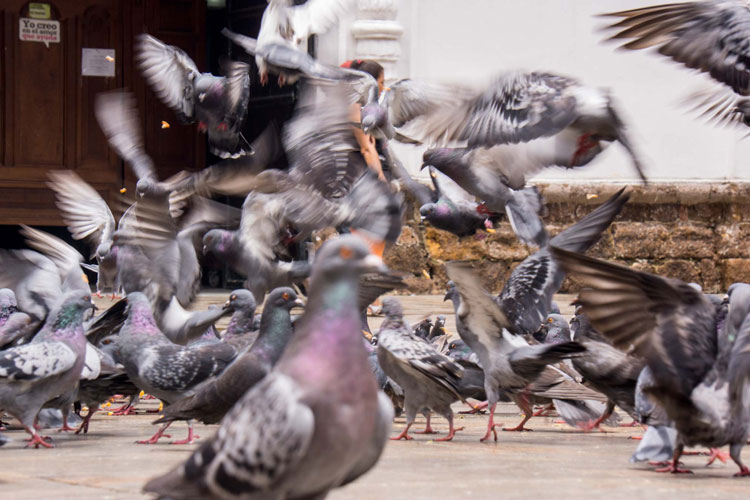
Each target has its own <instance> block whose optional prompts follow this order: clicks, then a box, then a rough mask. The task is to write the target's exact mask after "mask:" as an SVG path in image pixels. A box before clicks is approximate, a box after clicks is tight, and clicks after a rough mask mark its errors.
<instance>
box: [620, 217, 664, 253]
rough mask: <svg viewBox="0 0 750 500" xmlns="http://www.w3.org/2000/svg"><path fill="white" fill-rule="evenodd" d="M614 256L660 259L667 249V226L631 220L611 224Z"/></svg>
mask: <svg viewBox="0 0 750 500" xmlns="http://www.w3.org/2000/svg"><path fill="white" fill-rule="evenodd" d="M613 231H614V235H613V240H614V246H615V252H614V253H615V257H617V258H620V259H660V258H664V257H667V255H668V253H669V251H668V249H667V244H668V243H669V228H668V227H666V226H665V225H662V224H656V223H646V222H632V223H628V224H622V223H620V224H615V225H613Z"/></svg>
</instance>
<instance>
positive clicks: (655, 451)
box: [630, 366, 677, 463]
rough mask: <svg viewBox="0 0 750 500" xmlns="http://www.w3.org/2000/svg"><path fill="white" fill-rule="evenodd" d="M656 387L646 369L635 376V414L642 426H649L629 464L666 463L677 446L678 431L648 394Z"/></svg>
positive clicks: (646, 367) (649, 371)
mask: <svg viewBox="0 0 750 500" xmlns="http://www.w3.org/2000/svg"><path fill="white" fill-rule="evenodd" d="M653 387H656V382H655V380H654V376H653V374H652V373H651V369H650V368H649V367H648V366H644V367H643V370H641V373H640V374H639V375H638V381H637V383H636V386H635V413H636V417H637V419H638V421H639V422H640V423H641V424H644V425H648V428H647V429H646V432H645V434H644V435H643V438H642V439H641V442H640V443H639V444H638V448H637V449H636V450H635V452H634V453H633V455H632V456H631V457H630V462H631V463H635V462H643V461H646V460H650V461H654V462H666V461H668V460H669V459H671V458H672V455H673V454H674V448H675V444H676V442H677V430H676V429H675V428H674V425H673V424H672V422H670V421H669V417H667V413H666V411H665V410H664V407H663V406H661V405H659V404H658V403H657V402H656V401H654V399H653V398H652V397H651V396H649V395H648V394H647V391H648V390H649V389H651V388H653Z"/></svg>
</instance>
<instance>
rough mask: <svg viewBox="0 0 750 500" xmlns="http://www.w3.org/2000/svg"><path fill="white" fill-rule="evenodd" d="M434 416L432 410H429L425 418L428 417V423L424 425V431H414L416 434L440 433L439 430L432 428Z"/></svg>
mask: <svg viewBox="0 0 750 500" xmlns="http://www.w3.org/2000/svg"><path fill="white" fill-rule="evenodd" d="M431 417H432V414H431V413H430V412H427V413H426V414H425V419H427V423H426V424H425V426H424V430H423V431H414V434H438V431H436V430H435V429H433V428H432V426H431V425H430V418H431Z"/></svg>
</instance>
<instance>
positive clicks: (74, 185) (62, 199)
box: [47, 170, 119, 296]
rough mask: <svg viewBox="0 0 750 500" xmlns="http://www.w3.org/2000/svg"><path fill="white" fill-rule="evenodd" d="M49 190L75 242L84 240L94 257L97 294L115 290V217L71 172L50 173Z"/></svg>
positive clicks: (93, 191) (95, 192) (90, 188)
mask: <svg viewBox="0 0 750 500" xmlns="http://www.w3.org/2000/svg"><path fill="white" fill-rule="evenodd" d="M47 175H48V176H49V178H50V181H49V182H48V183H47V186H49V188H50V189H52V190H53V191H55V198H56V202H57V208H58V209H59V210H60V213H61V214H62V218H63V220H64V221H65V224H67V226H68V231H70V235H71V236H72V237H73V239H74V240H86V241H87V242H88V243H89V245H90V246H91V247H92V248H93V252H92V253H93V257H95V258H96V267H95V269H96V273H97V280H96V291H97V294H98V295H100V296H101V295H102V294H103V293H112V294H113V295H114V294H115V293H116V292H117V291H118V289H119V284H118V283H117V247H115V246H113V242H112V237H113V235H114V233H115V230H116V223H115V218H114V216H113V215H112V211H111V210H110V209H109V206H108V205H107V202H106V201H104V199H103V198H102V197H101V195H100V194H99V193H98V192H97V191H96V190H95V189H94V188H93V187H91V186H90V185H89V184H87V183H86V182H85V181H84V180H83V179H81V178H80V177H79V176H78V175H77V174H76V173H75V172H73V171H72V170H50V171H49V173H48V174H47Z"/></svg>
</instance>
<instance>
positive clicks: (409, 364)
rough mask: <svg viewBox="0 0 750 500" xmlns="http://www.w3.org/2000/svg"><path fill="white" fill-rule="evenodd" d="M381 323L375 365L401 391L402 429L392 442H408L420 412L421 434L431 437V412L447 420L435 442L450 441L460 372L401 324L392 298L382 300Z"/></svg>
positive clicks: (401, 314)
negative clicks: (443, 432) (423, 420)
mask: <svg viewBox="0 0 750 500" xmlns="http://www.w3.org/2000/svg"><path fill="white" fill-rule="evenodd" d="M383 313H384V314H385V320H384V321H383V323H382V325H381V326H380V329H379V330H378V333H377V337H378V362H379V363H380V366H381V367H382V369H383V371H384V372H385V373H386V375H388V376H389V377H390V378H392V379H393V380H395V381H396V383H397V384H398V385H399V386H401V387H402V388H403V390H404V397H405V401H404V407H405V410H406V427H404V429H403V430H402V431H401V433H400V434H399V435H398V436H396V437H394V438H393V439H396V440H398V439H407V440H408V439H411V438H410V437H409V435H408V432H409V428H410V427H411V426H412V425H413V424H414V419H415V418H416V416H417V413H419V412H424V413H425V416H426V418H427V424H426V426H425V429H424V431H422V432H421V433H422V434H434V433H435V431H433V429H432V427H431V426H430V412H431V411H435V412H436V413H438V414H440V415H442V416H443V417H445V418H446V419H447V420H448V425H449V430H448V435H447V436H445V437H444V438H440V439H438V440H437V441H450V440H452V439H453V437H454V436H455V434H456V431H458V430H461V429H462V428H455V427H454V426H453V411H452V410H451V407H450V405H451V403H453V402H454V401H456V400H458V399H462V396H461V394H460V393H459V392H458V385H459V380H460V379H461V376H462V375H463V369H462V368H461V365H459V364H458V363H456V362H455V361H453V360H452V359H451V358H449V357H448V356H445V355H443V354H440V353H439V352H438V351H437V350H436V349H435V348H434V347H432V346H431V345H430V344H427V343H426V342H424V341H423V340H422V339H421V338H420V337H418V336H416V335H415V334H413V333H412V332H411V329H410V328H409V326H408V325H407V324H406V323H405V322H404V318H403V314H404V312H403V308H402V306H401V303H400V302H399V301H398V300H397V299H395V298H393V297H386V298H384V299H383Z"/></svg>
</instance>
